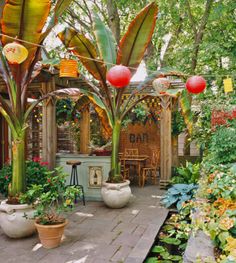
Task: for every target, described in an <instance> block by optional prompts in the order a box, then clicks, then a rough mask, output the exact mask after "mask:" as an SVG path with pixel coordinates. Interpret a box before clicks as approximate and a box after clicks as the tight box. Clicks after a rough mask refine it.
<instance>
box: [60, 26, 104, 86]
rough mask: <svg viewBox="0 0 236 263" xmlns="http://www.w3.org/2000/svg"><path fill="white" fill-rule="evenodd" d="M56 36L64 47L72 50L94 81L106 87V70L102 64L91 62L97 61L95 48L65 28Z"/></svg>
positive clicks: (83, 38) (72, 30) (86, 39)
mask: <svg viewBox="0 0 236 263" xmlns="http://www.w3.org/2000/svg"><path fill="white" fill-rule="evenodd" d="M57 36H58V37H59V38H60V40H61V41H62V43H63V44H64V45H65V47H67V48H70V49H72V52H73V53H74V54H75V55H78V57H79V59H80V61H81V62H82V64H83V65H84V67H85V68H86V69H87V70H88V72H89V73H90V74H91V75H92V76H93V77H94V78H95V79H97V80H99V81H100V82H101V83H103V84H104V85H106V68H105V66H104V64H103V62H102V61H101V62H98V61H94V60H92V59H98V54H97V51H96V48H95V46H94V45H93V44H92V42H91V41H90V40H89V39H88V38H86V37H85V36H84V35H81V34H78V33H77V32H76V31H75V30H74V29H71V28H65V30H64V31H62V32H61V33H59V34H58V35H57ZM85 57H86V58H85ZM87 58H88V59H87Z"/></svg>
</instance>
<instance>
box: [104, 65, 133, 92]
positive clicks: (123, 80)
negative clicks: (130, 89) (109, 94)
mask: <svg viewBox="0 0 236 263" xmlns="http://www.w3.org/2000/svg"><path fill="white" fill-rule="evenodd" d="M130 79H131V72H130V70H129V69H128V68H127V67H125V66H122V65H116V66H114V67H112V68H111V69H110V70H109V71H108V72H107V80H108V81H109V82H110V84H111V85H112V86H114V87H116V88H123V87H125V86H127V85H129V83H130Z"/></svg>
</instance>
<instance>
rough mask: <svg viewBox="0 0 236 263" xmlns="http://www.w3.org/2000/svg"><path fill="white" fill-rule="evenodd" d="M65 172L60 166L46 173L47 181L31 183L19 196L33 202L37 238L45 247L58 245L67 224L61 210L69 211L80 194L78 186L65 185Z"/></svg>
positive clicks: (23, 200)
mask: <svg viewBox="0 0 236 263" xmlns="http://www.w3.org/2000/svg"><path fill="white" fill-rule="evenodd" d="M66 177H67V174H65V173H63V168H62V167H57V168H55V170H54V171H50V172H48V173H47V181H46V183H45V184H43V185H32V186H31V187H30V188H29V190H28V191H27V192H26V193H25V194H24V195H22V196H21V202H23V203H32V202H35V200H36V202H35V205H34V208H35V209H36V212H35V213H34V218H35V226H36V228H37V231H38V234H39V239H40V241H41V243H42V245H43V247H45V248H54V247H57V246H59V245H60V242H61V237H62V234H63V233H64V228H65V226H66V225H67V224H68V220H67V219H65V214H63V212H67V211H71V210H72V208H73V207H74V203H75V200H76V198H77V197H78V196H79V195H80V193H81V191H80V188H77V187H76V186H68V187H67V186H66Z"/></svg>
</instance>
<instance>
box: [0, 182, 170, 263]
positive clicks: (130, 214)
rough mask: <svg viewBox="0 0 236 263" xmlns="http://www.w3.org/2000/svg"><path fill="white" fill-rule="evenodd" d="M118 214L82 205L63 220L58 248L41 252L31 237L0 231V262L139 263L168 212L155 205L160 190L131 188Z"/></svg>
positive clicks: (99, 204) (95, 204) (100, 206)
mask: <svg viewBox="0 0 236 263" xmlns="http://www.w3.org/2000/svg"><path fill="white" fill-rule="evenodd" d="M132 193H133V195H134V196H133V197H132V200H131V201H130V203H129V205H128V206H127V207H125V208H122V209H116V210H113V209H109V208H106V207H105V206H104V204H103V203H102V202H87V203H86V206H85V207H83V206H82V205H80V206H79V207H78V209H76V211H75V212H74V213H73V214H71V215H70V216H69V225H68V227H67V228H66V231H65V237H64V238H63V242H62V244H61V246H60V247H58V248H55V249H51V250H47V249H44V248H42V247H41V244H40V243H39V240H38V237H37V235H34V236H32V237H30V238H26V239H18V240H13V239H10V238H8V237H6V236H5V235H4V234H3V233H2V231H1V230H0V262H4V263H8V262H18V263H29V262H30V263H34V262H40V263H106V262H117V263H118V262H119V263H121V262H125V263H141V262H143V260H144V259H145V257H146V255H147V253H148V251H149V249H150V247H151V245H152V243H153V241H154V238H155V236H156V234H157V232H158V230H159V228H160V227H161V225H162V224H163V222H164V220H165V218H166V216H167V213H168V211H167V210H166V209H165V208H162V207H160V206H159V202H160V196H161V195H163V193H164V191H162V190H159V189H158V187H157V186H145V187H144V188H142V189H141V188H138V187H132Z"/></svg>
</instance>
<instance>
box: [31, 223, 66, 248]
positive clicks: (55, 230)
mask: <svg viewBox="0 0 236 263" xmlns="http://www.w3.org/2000/svg"><path fill="white" fill-rule="evenodd" d="M67 224H68V220H66V221H65V222H64V223H61V224H58V225H40V224H38V223H36V222H35V226H36V228H37V230H38V234H39V239H40V242H41V244H42V245H43V247H44V248H55V247H58V246H59V245H60V243H61V238H62V235H63V233H64V228H65V226H66V225H67Z"/></svg>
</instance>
